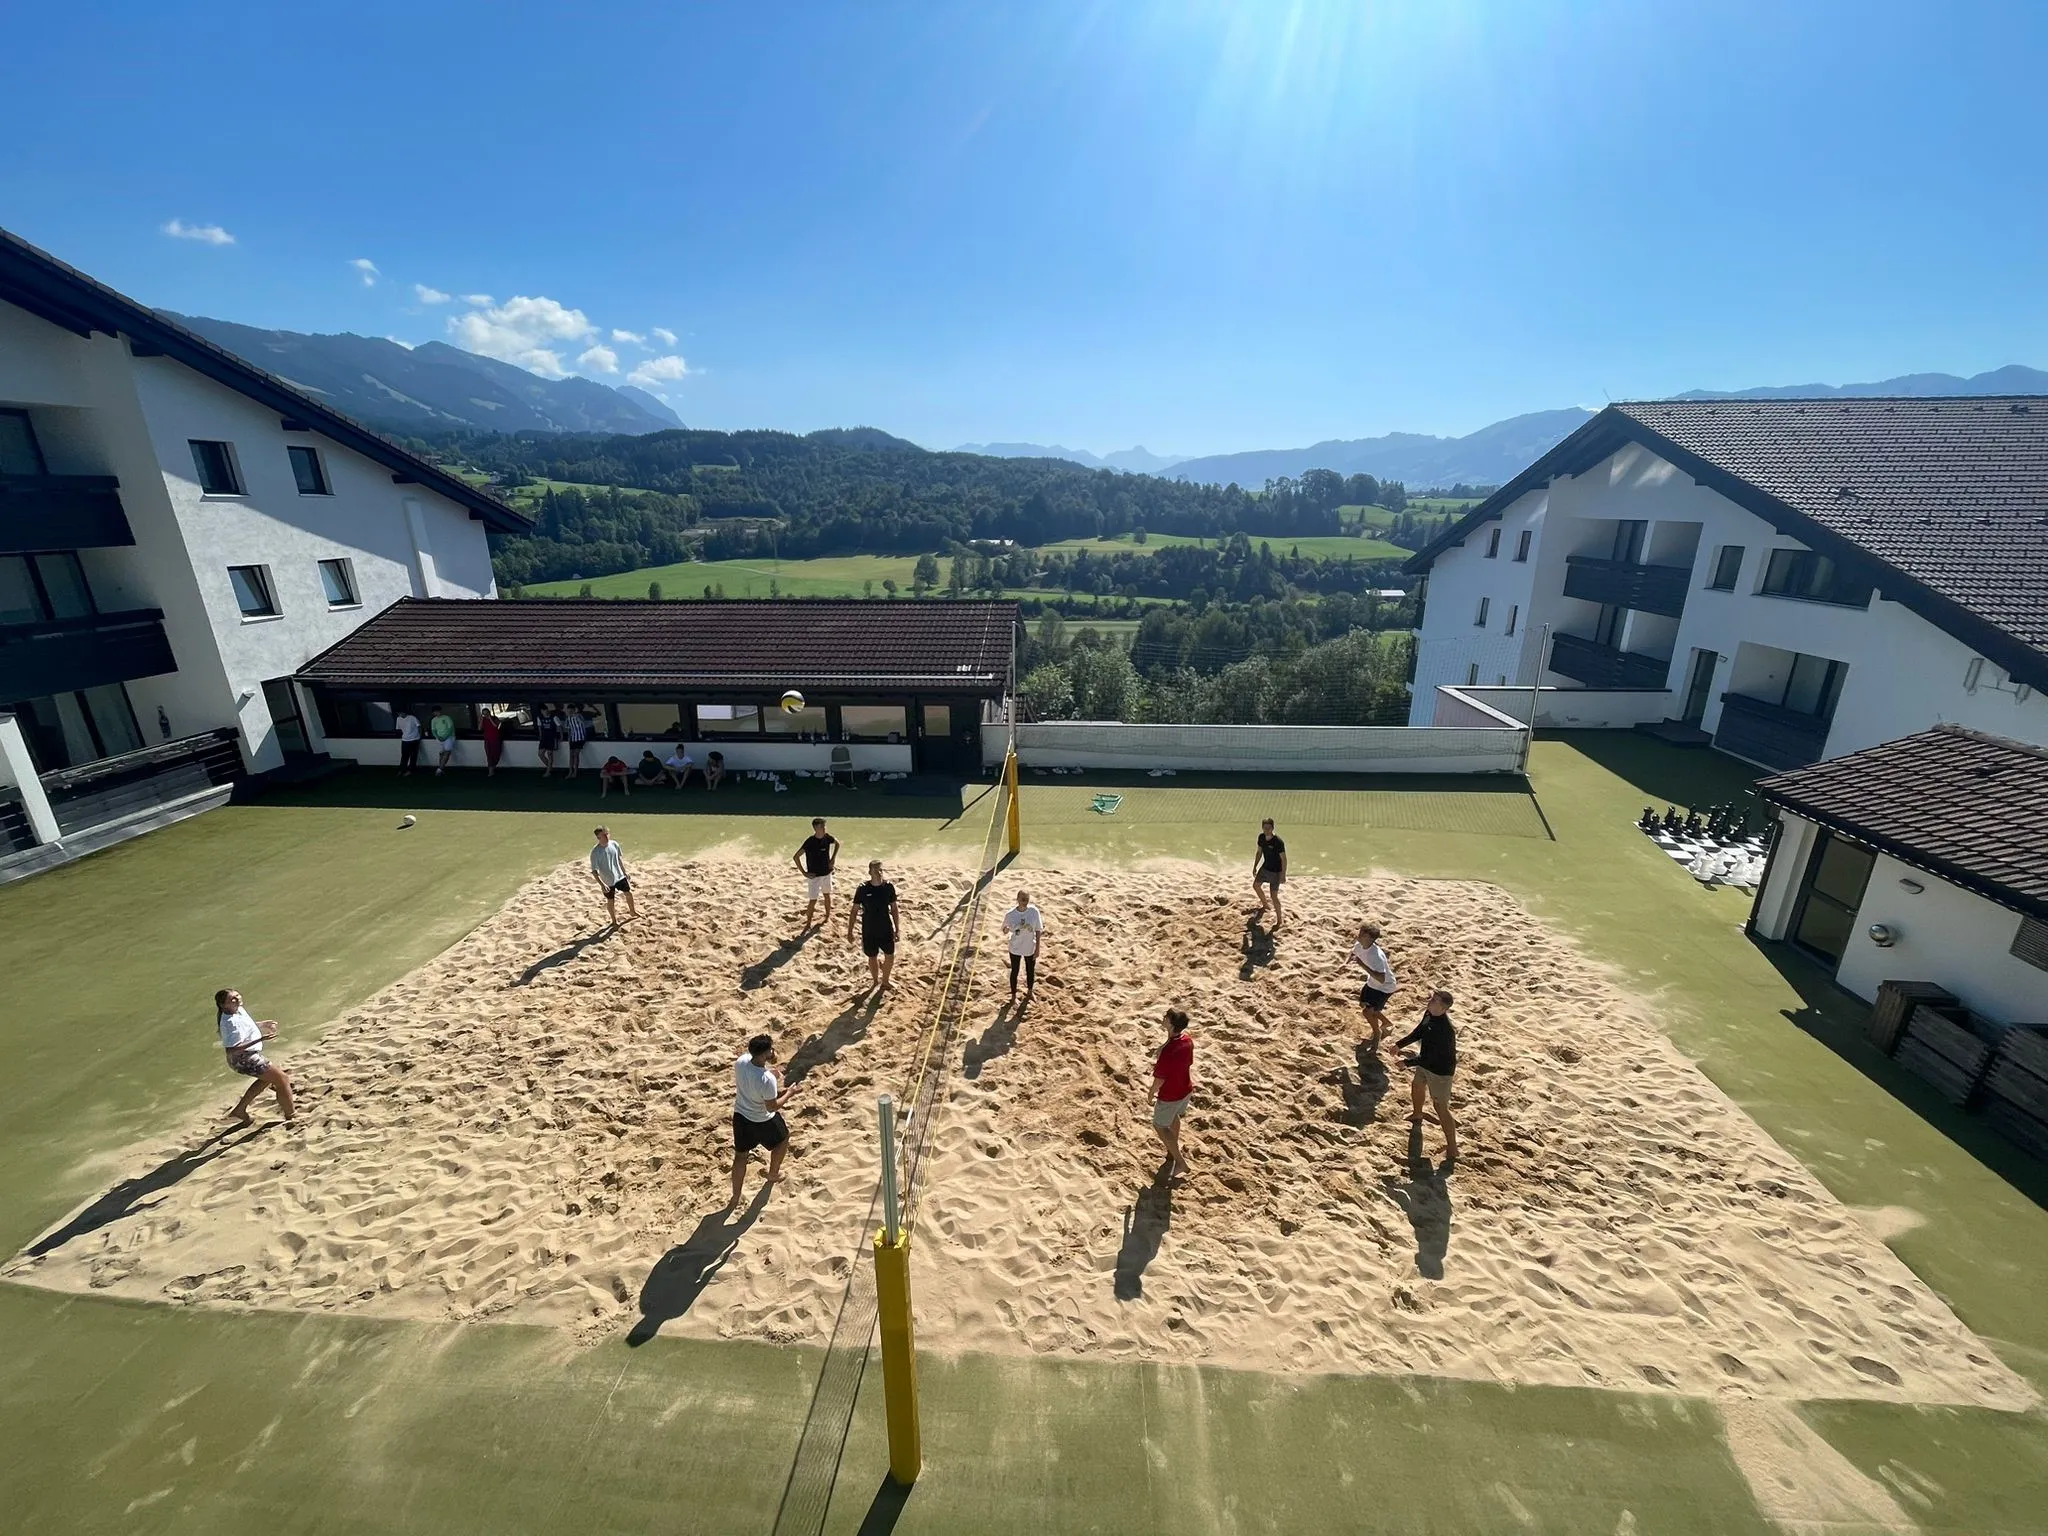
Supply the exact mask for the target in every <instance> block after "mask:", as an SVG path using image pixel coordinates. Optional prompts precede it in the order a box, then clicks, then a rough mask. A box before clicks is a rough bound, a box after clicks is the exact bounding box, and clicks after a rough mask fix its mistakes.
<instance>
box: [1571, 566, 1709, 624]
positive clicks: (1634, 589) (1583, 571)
mask: <svg viewBox="0 0 2048 1536" xmlns="http://www.w3.org/2000/svg"><path fill="white" fill-rule="evenodd" d="M1691 580H1692V569H1691V567H1689V566H1683V565H1637V564H1635V563H1634V562H1632V561H1628V560H1596V559H1593V558H1592V557H1591V556H1589V555H1567V556H1566V557H1565V567H1564V595H1565V596H1566V597H1577V598H1583V599H1585V601H1587V602H1589V603H1610V604H1612V605H1613V606H1614V607H1616V608H1633V609H1635V610H1636V612H1638V613H1660V614H1663V615H1664V616H1665V617H1666V618H1671V619H1675V618H1677V617H1678V616H1679V615H1680V614H1681V613H1683V612H1684V611H1685V589H1686V587H1687V585H1688V584H1689V583H1690V582H1691Z"/></svg>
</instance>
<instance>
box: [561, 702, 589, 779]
mask: <svg viewBox="0 0 2048 1536" xmlns="http://www.w3.org/2000/svg"><path fill="white" fill-rule="evenodd" d="M563 734H564V735H566V736H567V737H568V738H569V777H570V778H572V779H573V778H575V777H576V770H577V769H578V768H580V767H582V766H583V743H585V742H586V741H588V740H590V715H589V714H588V713H587V712H586V711H585V710H584V708H583V706H582V705H581V704H571V705H570V706H569V712H568V717H567V719H566V720H565V721H564V728H563Z"/></svg>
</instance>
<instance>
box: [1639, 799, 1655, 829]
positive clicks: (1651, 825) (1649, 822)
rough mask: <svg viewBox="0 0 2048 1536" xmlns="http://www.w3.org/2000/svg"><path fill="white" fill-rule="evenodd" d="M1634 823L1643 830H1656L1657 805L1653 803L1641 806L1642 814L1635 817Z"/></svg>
mask: <svg viewBox="0 0 2048 1536" xmlns="http://www.w3.org/2000/svg"><path fill="white" fill-rule="evenodd" d="M1636 825H1637V826H1638V827H1641V828H1642V829H1643V830H1644V831H1645V832H1654V831H1656V830H1657V807H1655V806H1654V805H1646V806H1644V807H1643V814H1642V815H1641V816H1639V817H1637V818H1636Z"/></svg>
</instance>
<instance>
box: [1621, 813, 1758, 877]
mask: <svg viewBox="0 0 2048 1536" xmlns="http://www.w3.org/2000/svg"><path fill="white" fill-rule="evenodd" d="M1636 825H1637V826H1638V827H1639V828H1641V829H1642V831H1643V832H1644V833H1645V834H1646V835H1647V836H1648V837H1649V839H1650V841H1652V842H1653V843H1655V844H1656V845H1657V846H1658V847H1659V848H1662V849H1663V850H1664V851H1665V852H1666V853H1668V854H1670V855H1671V859H1672V862H1673V863H1675V864H1682V865H1683V866H1685V872H1686V873H1687V874H1689V875H1691V876H1692V877H1693V879H1695V880H1697V881H1699V882H1700V884H1702V885H1732V886H1734V887H1735V888H1736V889H1737V890H1743V891H1753V890H1755V889H1756V888H1757V886H1758V885H1760V884H1761V883H1762V882H1763V878H1764V862H1765V859H1766V858H1767V856H1768V855H1769V853H1770V843H1769V840H1768V838H1767V835H1766V833H1767V831H1768V827H1767V828H1766V831H1765V832H1758V831H1753V830H1752V829H1751V827H1750V813H1749V811H1748V809H1747V808H1745V807H1743V806H1740V805H1737V804H1735V803H1734V802H1733V801H1730V802H1728V803H1727V804H1725V805H1714V806H1709V807H1708V808H1707V811H1706V814H1704V815H1702V814H1701V813H1700V812H1698V811H1687V812H1686V813H1685V814H1684V815H1683V816H1681V815H1680V814H1679V813H1678V807H1677V806H1675V805H1667V806H1665V807H1664V814H1663V815H1662V816H1659V815H1658V814H1657V809H1656V807H1655V806H1650V805H1646V806H1644V807H1643V814H1642V815H1641V816H1640V817H1638V818H1637V820H1636Z"/></svg>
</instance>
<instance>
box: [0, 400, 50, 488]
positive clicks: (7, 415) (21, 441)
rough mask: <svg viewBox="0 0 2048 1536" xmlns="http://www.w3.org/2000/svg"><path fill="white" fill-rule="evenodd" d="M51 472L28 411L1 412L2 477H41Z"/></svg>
mask: <svg viewBox="0 0 2048 1536" xmlns="http://www.w3.org/2000/svg"><path fill="white" fill-rule="evenodd" d="M48 472H49V470H48V466H47V465H45V464H44V463H43V450H42V448H41V447H40V446H39V445H38V444H37V443H36V429H35V428H34V427H32V426H31V425H29V419H28V412H27V411H0V475H41V474H47V473H48Z"/></svg>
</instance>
